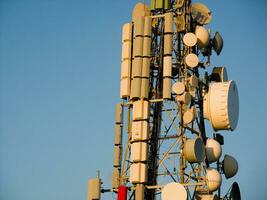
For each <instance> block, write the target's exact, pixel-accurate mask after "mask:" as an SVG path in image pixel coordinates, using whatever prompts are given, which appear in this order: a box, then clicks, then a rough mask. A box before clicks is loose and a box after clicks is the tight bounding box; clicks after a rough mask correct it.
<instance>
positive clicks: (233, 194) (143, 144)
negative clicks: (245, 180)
mask: <svg viewBox="0 0 267 200" xmlns="http://www.w3.org/2000/svg"><path fill="white" fill-rule="evenodd" d="M211 19H212V16H211V11H210V10H209V8H208V7H207V6H205V5H204V4H202V3H192V2H191V0H151V2H150V6H148V5H146V4H144V3H137V4H136V6H135V7H134V9H133V11H132V21H131V22H129V23H126V24H124V25H123V28H122V57H121V81H120V97H121V99H122V101H121V102H120V103H118V104H117V105H116V117H115V141H114V162H113V181H112V188H111V189H105V188H103V187H102V185H101V179H100V177H99V175H98V177H97V178H95V179H91V180H89V191H88V200H99V199H100V198H101V193H104V192H113V193H114V197H115V199H118V200H131V199H132V200H156V199H162V200H193V199H197V200H218V199H224V200H230V199H231V200H240V199H241V196H240V191H239V186H238V184H237V183H236V182H235V183H233V185H232V186H231V188H230V189H229V192H227V194H224V195H222V194H221V189H220V188H221V183H222V177H223V176H222V174H223V175H224V176H225V178H226V179H229V178H231V177H233V176H234V175H235V174H236V173H237V171H238V163H237V161H236V160H235V158H233V157H232V156H230V155H224V157H223V158H221V157H222V156H221V155H222V146H223V144H224V138H223V136H222V135H221V134H220V133H219V131H225V130H226V131H233V130H234V129H235V128H236V126H237V122H238V112H239V111H238V110H239V108H238V104H239V103H238V91H237V87H236V84H235V82H234V81H232V80H228V77H227V72H226V68H225V67H213V68H212V70H211V69H210V68H211V55H212V53H216V54H217V55H219V54H220V53H221V50H222V48H223V39H222V37H221V35H220V34H219V33H218V32H216V33H215V34H213V36H212V37H211V31H210V30H209V29H208V24H209V23H210V22H211ZM206 122H209V123H210V124H211V127H212V129H213V130H209V129H208V128H205V123H206Z"/></svg>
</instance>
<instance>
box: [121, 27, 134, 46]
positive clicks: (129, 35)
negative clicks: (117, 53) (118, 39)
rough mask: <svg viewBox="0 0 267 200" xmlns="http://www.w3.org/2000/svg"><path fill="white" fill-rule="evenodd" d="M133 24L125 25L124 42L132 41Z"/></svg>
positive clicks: (123, 28) (123, 30)
mask: <svg viewBox="0 0 267 200" xmlns="http://www.w3.org/2000/svg"><path fill="white" fill-rule="evenodd" d="M132 26H133V25H132V23H127V24H124V25H123V27H122V42H126V41H131V40H132V31H133V28H132Z"/></svg>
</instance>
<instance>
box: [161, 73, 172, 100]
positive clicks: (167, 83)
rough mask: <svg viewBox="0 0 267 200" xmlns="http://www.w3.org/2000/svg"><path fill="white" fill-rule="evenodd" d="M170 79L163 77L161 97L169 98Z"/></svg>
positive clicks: (170, 90) (170, 89)
mask: <svg viewBox="0 0 267 200" xmlns="http://www.w3.org/2000/svg"><path fill="white" fill-rule="evenodd" d="M171 92H172V79H171V78H163V99H171V94H172V93H171Z"/></svg>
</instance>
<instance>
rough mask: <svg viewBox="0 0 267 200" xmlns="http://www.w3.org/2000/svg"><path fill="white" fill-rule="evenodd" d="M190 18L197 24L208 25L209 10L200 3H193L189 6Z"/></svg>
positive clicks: (209, 18) (209, 19)
mask: <svg viewBox="0 0 267 200" xmlns="http://www.w3.org/2000/svg"><path fill="white" fill-rule="evenodd" d="M191 16H192V18H193V20H194V21H196V22H197V23H198V24H201V25H203V24H208V23H210V21H211V19H212V16H211V11H210V9H209V8H208V7H207V6H206V5H204V4H202V3H193V4H192V5H191Z"/></svg>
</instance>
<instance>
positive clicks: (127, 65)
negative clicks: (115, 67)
mask: <svg viewBox="0 0 267 200" xmlns="http://www.w3.org/2000/svg"><path fill="white" fill-rule="evenodd" d="M130 77H131V60H124V61H122V63H121V79H123V78H130Z"/></svg>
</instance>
